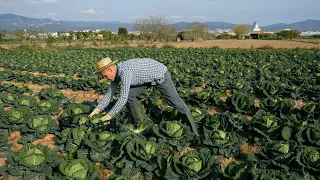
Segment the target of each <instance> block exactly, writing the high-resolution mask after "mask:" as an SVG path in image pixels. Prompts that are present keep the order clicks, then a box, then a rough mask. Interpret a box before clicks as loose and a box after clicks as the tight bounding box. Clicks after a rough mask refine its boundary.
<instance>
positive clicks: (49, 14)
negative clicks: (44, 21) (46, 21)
mask: <svg viewBox="0 0 320 180" xmlns="http://www.w3.org/2000/svg"><path fill="white" fill-rule="evenodd" d="M48 16H58V14H57V13H48Z"/></svg>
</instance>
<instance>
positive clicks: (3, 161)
mask: <svg viewBox="0 0 320 180" xmlns="http://www.w3.org/2000/svg"><path fill="white" fill-rule="evenodd" d="M6 161H7V158H6V157H4V158H0V167H2V166H4V165H6ZM0 179H1V178H0Z"/></svg>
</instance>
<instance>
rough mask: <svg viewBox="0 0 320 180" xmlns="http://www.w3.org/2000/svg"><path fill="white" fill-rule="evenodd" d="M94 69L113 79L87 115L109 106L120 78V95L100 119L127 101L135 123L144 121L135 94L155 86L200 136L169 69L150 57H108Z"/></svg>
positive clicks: (108, 116) (111, 115) (121, 106)
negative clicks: (121, 58) (119, 58)
mask: <svg viewBox="0 0 320 180" xmlns="http://www.w3.org/2000/svg"><path fill="white" fill-rule="evenodd" d="M97 68H98V70H97V71H96V72H95V73H100V74H101V75H102V76H103V77H104V78H107V79H109V80H111V81H112V82H111V85H110V88H109V89H108V91H107V93H106V94H105V95H104V97H103V98H102V100H101V101H100V103H99V104H98V106H97V107H96V108H95V109H94V110H93V111H92V112H91V114H90V115H89V117H92V116H94V115H96V114H99V113H100V112H101V111H103V110H104V109H105V108H106V107H107V106H108V105H109V103H110V101H111V99H112V97H113V95H114V93H115V91H116V87H117V85H118V83H119V82H120V81H121V90H120V96H119V98H118V100H117V102H116V103H115V105H114V106H113V107H112V109H111V110H110V111H109V112H108V113H107V114H106V115H105V116H103V117H102V118H101V120H102V121H108V120H110V119H111V118H112V117H113V116H114V115H116V114H117V113H118V112H119V111H120V110H121V109H122V108H123V107H124V106H125V104H126V103H128V106H129V108H130V111H131V114H132V117H133V119H134V121H135V122H140V121H143V120H145V118H146V114H144V111H143V105H142V104H141V103H140V102H139V100H138V99H137V96H139V95H140V94H141V93H143V91H145V90H146V89H148V88H150V87H155V88H156V89H158V90H159V91H160V92H161V93H162V94H163V95H164V96H165V97H166V99H167V100H168V103H169V105H172V106H174V107H175V108H176V109H177V111H178V112H179V113H181V114H182V115H183V116H184V118H183V120H185V121H187V123H188V125H189V126H191V128H192V131H193V132H194V134H195V135H197V136H199V133H198V131H197V128H196V124H195V122H194V120H193V118H192V116H191V113H190V110H189V109H188V107H187V106H186V104H185V103H184V101H183V100H182V99H181V97H180V96H179V94H178V92H177V90H176V88H175V87H174V85H173V82H172V79H171V75H170V72H169V71H168V69H167V67H166V66H165V65H164V64H162V63H160V62H158V61H156V60H154V59H149V58H141V59H129V60H126V61H123V62H119V63H118V60H116V61H112V60H111V59H110V58H109V57H107V58H104V59H102V60H100V61H99V62H98V63H97Z"/></svg>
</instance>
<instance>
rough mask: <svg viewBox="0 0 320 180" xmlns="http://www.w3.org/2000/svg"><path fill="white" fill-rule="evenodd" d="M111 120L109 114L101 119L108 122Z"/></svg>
mask: <svg viewBox="0 0 320 180" xmlns="http://www.w3.org/2000/svg"><path fill="white" fill-rule="evenodd" d="M111 118H112V117H111V116H110V115H109V114H107V115H105V116H103V117H102V118H101V121H109V120H110V119H111Z"/></svg>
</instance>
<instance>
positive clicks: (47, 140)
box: [32, 134, 56, 150]
mask: <svg viewBox="0 0 320 180" xmlns="http://www.w3.org/2000/svg"><path fill="white" fill-rule="evenodd" d="M54 138H55V135H53V134H47V135H46V136H45V137H44V138H43V139H36V140H35V141H33V142H32V144H41V145H44V146H48V148H50V149H52V150H54V149H55V148H56V146H55V142H54Z"/></svg>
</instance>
